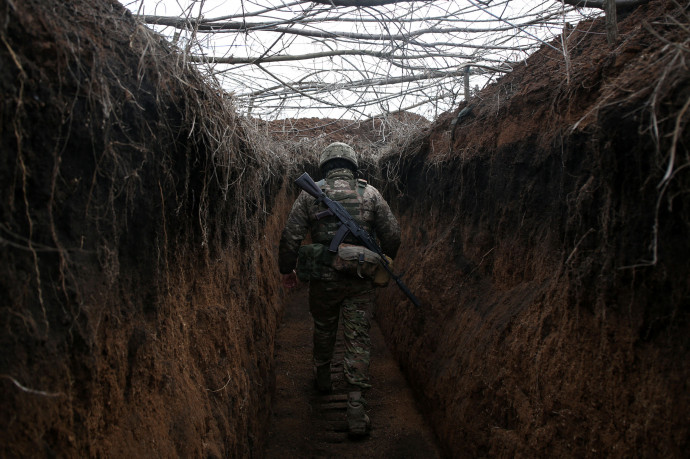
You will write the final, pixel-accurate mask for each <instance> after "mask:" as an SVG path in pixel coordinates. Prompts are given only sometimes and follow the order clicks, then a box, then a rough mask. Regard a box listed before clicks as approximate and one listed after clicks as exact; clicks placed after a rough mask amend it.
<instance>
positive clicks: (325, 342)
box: [309, 286, 340, 367]
mask: <svg viewBox="0 0 690 459" xmlns="http://www.w3.org/2000/svg"><path fill="white" fill-rule="evenodd" d="M312 287H313V288H312V289H310V295H309V309H310V311H311V315H312V318H313V319H314V337H313V342H314V349H313V355H314V365H315V366H316V367H320V366H322V365H327V364H330V362H331V359H332V358H333V348H334V347H335V340H336V336H337V333H338V318H339V315H340V307H339V304H338V302H337V301H333V300H332V299H331V298H329V296H328V295H327V292H326V291H324V290H323V289H320V288H318V287H317V286H312Z"/></svg>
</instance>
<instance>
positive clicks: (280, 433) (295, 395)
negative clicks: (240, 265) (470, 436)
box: [266, 285, 443, 459]
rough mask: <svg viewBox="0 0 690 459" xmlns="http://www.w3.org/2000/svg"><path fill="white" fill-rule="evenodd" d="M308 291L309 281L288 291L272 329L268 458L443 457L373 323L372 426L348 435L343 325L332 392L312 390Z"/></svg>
mask: <svg viewBox="0 0 690 459" xmlns="http://www.w3.org/2000/svg"><path fill="white" fill-rule="evenodd" d="M307 292H308V285H302V286H301V287H299V288H298V289H297V290H296V291H295V292H292V293H290V294H289V295H288V296H287V297H286V303H285V312H284V316H283V320H282V321H281V323H280V325H279V327H278V333H277V336H276V351H275V355H276V367H275V368H276V370H275V371H276V394H275V397H274V400H273V406H272V415H271V420H270V425H269V431H268V439H267V448H266V457H267V458H282V457H300V458H302V457H304V458H306V457H311V458H327V457H343V458H353V459H354V458H379V457H388V458H422V457H423V458H430V459H432V458H438V457H443V456H442V455H441V452H440V451H441V450H440V449H439V447H438V445H437V441H436V438H435V436H434V434H433V432H432V430H431V428H430V427H429V426H428V424H427V423H426V420H425V419H424V417H423V416H422V414H421V410H420V409H419V407H418V406H417V404H416V401H415V397H414V394H413V393H412V390H411V389H410V387H409V386H408V384H407V381H406V380H405V377H404V376H403V374H402V372H401V371H400V368H399V367H398V364H397V361H396V360H395V359H394V358H393V356H392V354H391V353H390V351H389V350H388V348H387V346H386V343H385V341H384V339H383V335H382V334H381V331H380V330H379V328H378V325H377V324H376V322H375V321H374V322H373V323H372V330H371V340H372V354H371V359H372V364H371V378H372V385H373V388H372V389H370V390H369V391H367V393H366V400H367V413H368V416H369V418H370V419H371V423H372V430H371V432H370V434H369V436H368V437H366V438H363V439H350V438H348V434H347V422H346V419H345V411H346V402H347V390H346V388H345V387H344V383H343V376H342V357H343V353H344V344H343V342H342V329H341V330H339V334H338V340H337V342H336V351H335V355H334V360H333V364H332V370H331V371H332V376H331V377H332V380H333V385H334V390H333V393H332V394H330V395H320V394H319V393H318V392H317V391H316V390H315V388H314V377H313V374H312V365H311V351H312V341H311V340H312V332H313V324H312V320H311V315H310V314H309V308H308V302H307V296H308V295H307Z"/></svg>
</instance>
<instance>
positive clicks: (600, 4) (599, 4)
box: [564, 0, 649, 10]
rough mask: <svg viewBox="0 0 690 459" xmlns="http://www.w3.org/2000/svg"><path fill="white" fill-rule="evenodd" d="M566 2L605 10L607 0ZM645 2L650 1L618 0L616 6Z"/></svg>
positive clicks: (572, 0) (632, 5) (631, 6)
mask: <svg viewBox="0 0 690 459" xmlns="http://www.w3.org/2000/svg"><path fill="white" fill-rule="evenodd" d="M564 3H565V4H566V5H572V6H577V7H579V8H597V9H600V10H603V9H604V5H605V4H606V0H564ZM645 3H649V0H616V8H617V9H618V8H634V7H636V6H640V5H644V4H645Z"/></svg>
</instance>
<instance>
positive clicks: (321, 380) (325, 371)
mask: <svg viewBox="0 0 690 459" xmlns="http://www.w3.org/2000/svg"><path fill="white" fill-rule="evenodd" d="M314 386H315V387H316V390H318V391H319V392H321V393H322V394H330V393H331V391H332V390H333V385H332V384H331V364H330V362H329V363H325V364H323V365H318V366H316V365H315V366H314Z"/></svg>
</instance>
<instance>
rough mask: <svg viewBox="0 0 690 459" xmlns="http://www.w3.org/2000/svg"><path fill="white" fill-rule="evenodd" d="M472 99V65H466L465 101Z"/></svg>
mask: <svg viewBox="0 0 690 459" xmlns="http://www.w3.org/2000/svg"><path fill="white" fill-rule="evenodd" d="M468 100H470V66H469V65H468V66H467V67H465V101H468Z"/></svg>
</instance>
